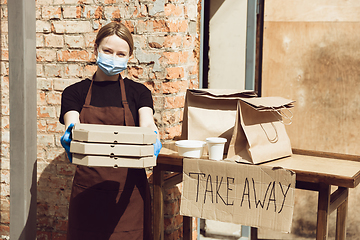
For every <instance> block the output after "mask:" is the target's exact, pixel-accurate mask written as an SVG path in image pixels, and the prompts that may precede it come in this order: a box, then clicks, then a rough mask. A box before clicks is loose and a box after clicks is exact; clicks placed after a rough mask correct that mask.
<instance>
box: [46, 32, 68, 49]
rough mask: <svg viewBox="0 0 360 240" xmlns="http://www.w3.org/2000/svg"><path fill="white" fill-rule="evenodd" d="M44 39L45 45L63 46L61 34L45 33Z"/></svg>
mask: <svg viewBox="0 0 360 240" xmlns="http://www.w3.org/2000/svg"><path fill="white" fill-rule="evenodd" d="M44 39H45V41H44V44H45V46H46V47H64V37H63V36H61V35H54V34H51V35H45V36H44Z"/></svg>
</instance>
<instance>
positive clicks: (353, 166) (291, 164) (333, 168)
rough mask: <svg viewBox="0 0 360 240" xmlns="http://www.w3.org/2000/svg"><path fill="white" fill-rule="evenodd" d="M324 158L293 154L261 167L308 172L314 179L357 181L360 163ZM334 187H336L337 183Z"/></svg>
mask: <svg viewBox="0 0 360 240" xmlns="http://www.w3.org/2000/svg"><path fill="white" fill-rule="evenodd" d="M339 161H340V160H337V159H333V158H322V157H314V156H306V155H298V154H293V155H292V156H291V157H286V158H282V159H278V160H275V161H271V162H267V163H264V164H261V165H265V166H272V167H277V166H280V167H283V168H286V169H290V170H294V171H295V172H297V171H299V172H306V173H307V174H310V175H312V177H316V175H318V176H321V175H323V176H334V178H336V177H338V178H344V179H347V178H349V179H353V181H354V179H355V177H357V175H358V173H359V172H360V162H354V161H345V160H341V161H340V163H339ZM332 185H336V182H335V183H333V184H332Z"/></svg>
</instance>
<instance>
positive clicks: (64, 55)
mask: <svg viewBox="0 0 360 240" xmlns="http://www.w3.org/2000/svg"><path fill="white" fill-rule="evenodd" d="M57 54H58V55H57V60H58V61H60V62H67V61H90V59H91V55H90V54H89V53H88V52H87V51H85V50H73V51H69V50H65V51H59V52H58V53H57Z"/></svg>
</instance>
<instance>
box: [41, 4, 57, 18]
mask: <svg viewBox="0 0 360 240" xmlns="http://www.w3.org/2000/svg"><path fill="white" fill-rule="evenodd" d="M41 11H42V18H43V19H60V18H61V8H60V7H52V6H45V7H43V8H42V9H41Z"/></svg>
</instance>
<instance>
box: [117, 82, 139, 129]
mask: <svg viewBox="0 0 360 240" xmlns="http://www.w3.org/2000/svg"><path fill="white" fill-rule="evenodd" d="M119 78H120V90H121V101H122V104H123V106H124V112H125V114H124V115H125V126H135V122H134V117H133V115H132V113H131V111H130V107H129V103H128V101H127V100H126V92H125V83H124V79H123V78H122V77H121V75H120V76H119Z"/></svg>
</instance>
